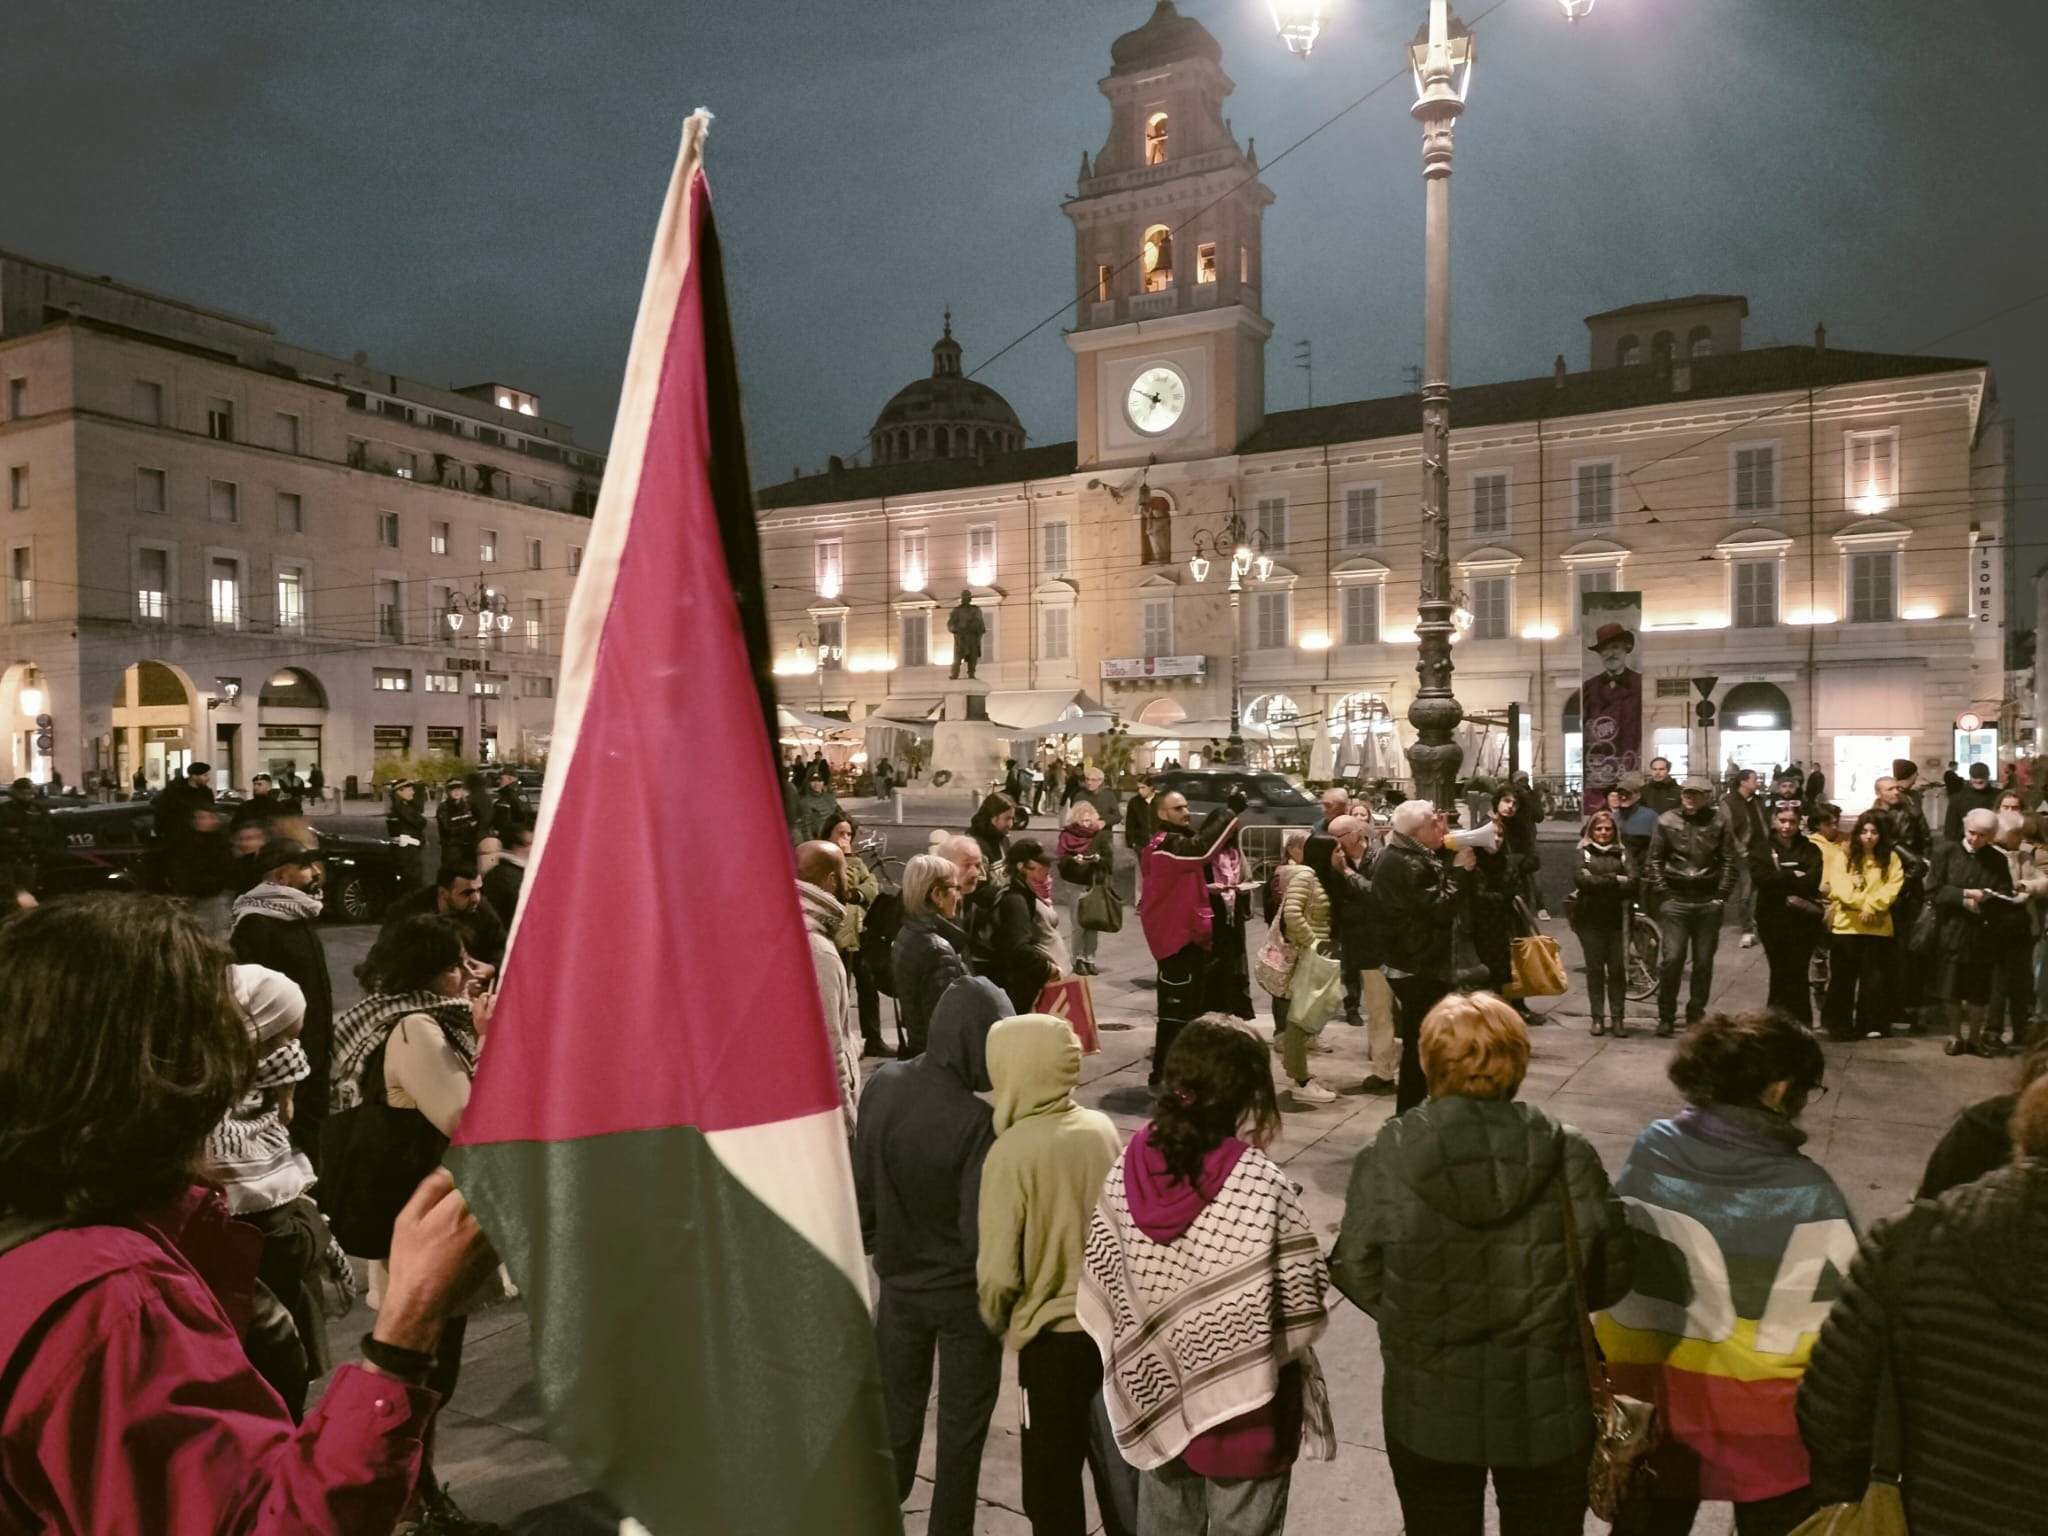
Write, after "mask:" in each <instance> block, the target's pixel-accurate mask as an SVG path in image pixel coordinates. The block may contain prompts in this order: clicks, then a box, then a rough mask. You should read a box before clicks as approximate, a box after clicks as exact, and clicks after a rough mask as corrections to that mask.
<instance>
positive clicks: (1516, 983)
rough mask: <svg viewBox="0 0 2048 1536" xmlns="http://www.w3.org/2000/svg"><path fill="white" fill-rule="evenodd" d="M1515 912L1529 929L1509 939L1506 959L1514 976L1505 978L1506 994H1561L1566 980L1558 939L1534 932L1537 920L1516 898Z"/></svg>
mask: <svg viewBox="0 0 2048 1536" xmlns="http://www.w3.org/2000/svg"><path fill="white" fill-rule="evenodd" d="M1515 912H1516V914H1517V915H1518V916H1519V917H1520V918H1521V919H1522V925H1523V926H1524V927H1525V928H1528V929H1530V930H1531V931H1530V932H1528V933H1525V934H1522V935H1521V936H1519V937H1517V938H1513V939H1510V940H1508V962H1509V965H1510V966H1511V967H1512V970H1513V975H1512V976H1511V977H1510V978H1509V980H1508V988H1507V995H1508V996H1509V997H1510V998H1517V997H1562V996H1564V994H1565V989H1566V987H1567V986H1568V985H1569V982H1568V980H1567V979H1566V976H1565V972H1564V956H1563V955H1562V954H1561V953H1560V952H1559V950H1558V947H1557V940H1555V939H1553V938H1552V937H1551V936H1550V935H1549V934H1547V933H1537V932H1534V931H1533V930H1534V929H1535V927H1536V919H1535V917H1534V915H1533V914H1531V912H1530V911H1529V909H1528V907H1526V906H1525V905H1523V903H1522V902H1521V901H1520V900H1519V899H1518V900H1517V901H1516V902H1515Z"/></svg>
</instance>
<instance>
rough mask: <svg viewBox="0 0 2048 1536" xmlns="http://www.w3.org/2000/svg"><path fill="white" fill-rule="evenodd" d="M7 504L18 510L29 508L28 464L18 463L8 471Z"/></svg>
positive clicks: (22, 510)
mask: <svg viewBox="0 0 2048 1536" xmlns="http://www.w3.org/2000/svg"><path fill="white" fill-rule="evenodd" d="M7 505H8V506H10V507H12V508H13V509H14V510H15V511H17V512H25V511H27V510H28V466H27V465H26V464H16V465H14V466H13V467H12V468H10V469H9V470H8V471H7Z"/></svg>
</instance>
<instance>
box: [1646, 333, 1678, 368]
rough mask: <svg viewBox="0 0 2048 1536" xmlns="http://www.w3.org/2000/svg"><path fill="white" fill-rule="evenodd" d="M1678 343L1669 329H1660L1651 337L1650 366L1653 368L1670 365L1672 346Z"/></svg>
mask: <svg viewBox="0 0 2048 1536" xmlns="http://www.w3.org/2000/svg"><path fill="white" fill-rule="evenodd" d="M1677 345H1678V343H1677V341H1676V339H1675V338H1674V337H1673V336H1672V334H1671V333H1670V332H1669V331H1659V332H1658V333H1657V334H1656V335H1654V336H1652V337H1651V338H1650V366H1651V367H1653V368H1664V367H1669V366H1670V363H1671V351H1672V348H1674V347H1675V346H1677Z"/></svg>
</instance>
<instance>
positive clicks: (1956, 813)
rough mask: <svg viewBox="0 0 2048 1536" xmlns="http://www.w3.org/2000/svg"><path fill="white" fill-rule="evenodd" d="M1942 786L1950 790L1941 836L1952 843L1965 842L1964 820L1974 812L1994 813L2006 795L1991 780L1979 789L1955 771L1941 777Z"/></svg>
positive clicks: (1942, 820)
mask: <svg viewBox="0 0 2048 1536" xmlns="http://www.w3.org/2000/svg"><path fill="white" fill-rule="evenodd" d="M1941 782H1942V785H1943V786H1944V787H1945V788H1946V789H1947V790H1948V810H1947V811H1946V812H1945V813H1943V815H1942V818H1941V834H1942V836H1944V837H1946V838H1947V839H1948V840H1949V841H1950V842H1952V843H1960V842H1961V841H1962V840H1963V818H1964V817H1965V816H1967V815H1969V814H1970V812H1972V811H1992V810H1996V809H1997V808H1998V797H1999V796H2000V795H2002V794H2004V793H2005V791H2004V790H2002V789H2000V788H1999V787H1998V786H1997V785H1996V784H1993V783H1992V782H1991V781H1990V780H1988V779H1987V780H1985V782H1984V786H1983V788H1981V789H1980V788H1978V787H1977V782H1976V780H1974V779H1966V778H1964V777H1963V776H1962V775H1961V774H1959V773H1957V772H1956V771H1955V770H1954V769H1950V770H1949V771H1948V772H1947V773H1945V774H1943V775H1942V776H1941Z"/></svg>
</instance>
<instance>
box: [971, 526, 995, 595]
mask: <svg viewBox="0 0 2048 1536" xmlns="http://www.w3.org/2000/svg"><path fill="white" fill-rule="evenodd" d="M967 579H968V581H969V582H970V583H972V584H973V585H974V586H977V587H986V586H989V585H991V584H992V583H993V582H994V581H995V579H996V525H995V524H994V523H978V524H976V525H975V526H974V527H972V528H969V529H968V530H967Z"/></svg>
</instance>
